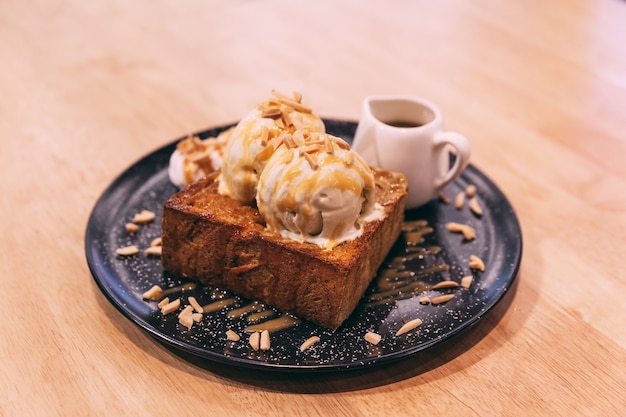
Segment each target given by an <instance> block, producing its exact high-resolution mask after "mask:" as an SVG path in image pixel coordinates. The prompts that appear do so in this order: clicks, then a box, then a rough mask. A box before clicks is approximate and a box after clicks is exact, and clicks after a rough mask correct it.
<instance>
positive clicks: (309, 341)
mask: <svg viewBox="0 0 626 417" xmlns="http://www.w3.org/2000/svg"><path fill="white" fill-rule="evenodd" d="M319 341H320V338H319V337H318V336H311V337H309V338H308V339H307V340H305V341H304V343H302V344H301V345H300V352H304V351H305V350H307V349H308V348H310V347H311V346H313V345H314V344H316V343H317V342H319Z"/></svg>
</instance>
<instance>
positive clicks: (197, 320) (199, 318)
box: [191, 313, 202, 323]
mask: <svg viewBox="0 0 626 417" xmlns="http://www.w3.org/2000/svg"><path fill="white" fill-rule="evenodd" d="M191 318H192V319H193V321H194V323H200V322H201V321H202V314H200V313H191Z"/></svg>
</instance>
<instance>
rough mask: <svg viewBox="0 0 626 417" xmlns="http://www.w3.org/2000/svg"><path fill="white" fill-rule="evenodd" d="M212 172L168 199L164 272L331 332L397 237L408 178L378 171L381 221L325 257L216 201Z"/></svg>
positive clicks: (245, 210)
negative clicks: (271, 308)
mask: <svg viewBox="0 0 626 417" xmlns="http://www.w3.org/2000/svg"><path fill="white" fill-rule="evenodd" d="M218 174H219V173H218V172H216V173H213V174H211V175H209V176H207V177H205V178H203V179H201V180H199V181H197V182H196V183H193V184H192V185H190V186H189V187H187V188H186V189H184V190H182V191H180V192H178V193H176V194H174V195H173V196H172V197H171V198H170V199H169V200H168V201H167V202H166V203H165V206H164V209H163V225H162V227H163V235H162V241H163V251H162V255H161V261H162V263H163V267H164V268H165V270H166V271H168V272H170V273H173V274H176V275H179V276H182V277H187V278H190V279H194V280H198V281H200V282H202V283H203V284H205V285H208V286H214V287H219V288H223V289H228V290H230V291H232V292H234V293H235V294H238V295H240V296H242V297H245V298H249V299H254V300H258V301H261V302H264V303H266V304H269V305H272V306H274V307H276V308H278V309H279V310H281V311H284V312H289V313H292V314H294V315H296V316H298V317H300V318H303V319H306V320H309V321H312V322H314V323H316V324H318V325H320V326H323V327H326V328H329V329H332V330H336V329H337V328H338V327H339V326H340V325H341V323H343V321H344V320H345V319H346V318H348V316H349V315H350V314H351V313H352V311H353V310H354V308H355V307H356V305H357V304H358V302H359V299H360V298H361V296H362V295H363V293H364V292H365V290H366V289H367V287H368V285H369V283H370V282H371V280H372V278H373V277H374V276H375V275H376V272H377V270H378V268H379V267H380V265H381V263H382V262H383V260H384V259H385V257H386V254H387V253H388V252H389V250H390V249H391V247H392V246H393V244H394V243H395V241H396V240H397V238H398V236H399V235H400V232H401V227H402V221H403V219H404V202H405V200H406V179H405V178H404V176H402V175H401V174H398V173H391V172H388V171H382V170H381V171H376V172H375V175H376V183H377V202H378V203H379V204H381V205H382V206H383V208H384V212H385V216H384V217H383V218H382V219H381V220H376V221H372V222H370V223H368V224H367V225H366V226H365V228H364V231H363V234H362V235H361V236H360V237H359V238H357V239H355V240H353V241H350V242H344V243H342V244H340V245H338V246H336V247H335V248H334V249H332V250H328V251H325V250H323V249H321V248H320V247H318V246H317V245H315V244H312V243H303V242H298V241H294V240H291V239H286V238H283V237H281V236H279V235H277V234H275V233H272V232H270V231H268V230H266V228H265V226H264V222H263V219H262V218H261V216H260V214H259V212H258V210H257V209H256V208H255V207H252V206H248V205H243V204H241V203H239V202H238V201H236V200H234V199H231V198H230V197H226V196H223V195H220V194H219V193H218V191H217V187H218V181H217V176H218Z"/></svg>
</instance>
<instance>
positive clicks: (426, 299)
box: [420, 296, 430, 304]
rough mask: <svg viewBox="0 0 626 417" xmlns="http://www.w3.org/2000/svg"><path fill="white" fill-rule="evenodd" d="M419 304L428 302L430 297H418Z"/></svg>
mask: <svg viewBox="0 0 626 417" xmlns="http://www.w3.org/2000/svg"><path fill="white" fill-rule="evenodd" d="M420 304H430V298H429V297H426V296H424V297H422V298H420Z"/></svg>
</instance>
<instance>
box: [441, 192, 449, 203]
mask: <svg viewBox="0 0 626 417" xmlns="http://www.w3.org/2000/svg"><path fill="white" fill-rule="evenodd" d="M439 200H441V202H442V203H443V204H450V197H448V196H447V195H446V193H444V192H443V191H440V192H439Z"/></svg>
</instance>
